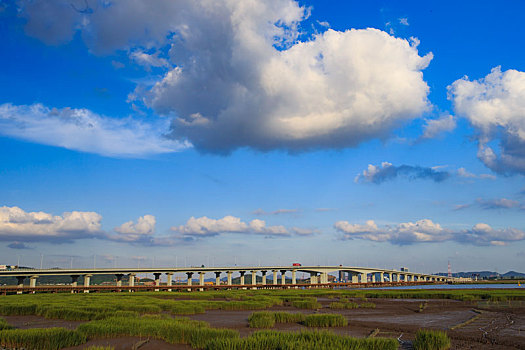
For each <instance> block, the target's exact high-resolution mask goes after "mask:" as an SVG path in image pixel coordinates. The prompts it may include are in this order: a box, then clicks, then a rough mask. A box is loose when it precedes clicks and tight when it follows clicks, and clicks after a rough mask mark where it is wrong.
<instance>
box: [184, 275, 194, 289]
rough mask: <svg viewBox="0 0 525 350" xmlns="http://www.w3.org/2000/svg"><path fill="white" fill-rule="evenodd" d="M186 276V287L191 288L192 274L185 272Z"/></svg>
mask: <svg viewBox="0 0 525 350" xmlns="http://www.w3.org/2000/svg"><path fill="white" fill-rule="evenodd" d="M186 276H188V281H187V285H188V286H191V285H192V282H193V281H192V280H191V279H192V277H193V272H186ZM188 290H191V289H188Z"/></svg>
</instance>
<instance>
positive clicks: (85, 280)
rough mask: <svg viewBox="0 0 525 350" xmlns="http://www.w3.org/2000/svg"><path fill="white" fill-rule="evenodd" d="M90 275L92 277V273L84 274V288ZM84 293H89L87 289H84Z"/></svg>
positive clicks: (87, 284)
mask: <svg viewBox="0 0 525 350" xmlns="http://www.w3.org/2000/svg"><path fill="white" fill-rule="evenodd" d="M91 277H93V275H84V288H87V287H89V284H90V283H91ZM84 293H89V289H84Z"/></svg>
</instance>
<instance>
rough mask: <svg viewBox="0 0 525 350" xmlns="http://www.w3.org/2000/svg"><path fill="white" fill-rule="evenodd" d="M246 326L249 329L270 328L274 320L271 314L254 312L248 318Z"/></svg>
mask: <svg viewBox="0 0 525 350" xmlns="http://www.w3.org/2000/svg"><path fill="white" fill-rule="evenodd" d="M248 324H249V326H250V327H251V328H272V327H273V326H274V325H275V318H274V317H273V314H272V313H271V312H264V311H262V312H254V313H252V314H251V315H250V317H248Z"/></svg>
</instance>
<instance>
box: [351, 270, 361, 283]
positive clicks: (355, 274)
mask: <svg viewBox="0 0 525 350" xmlns="http://www.w3.org/2000/svg"><path fill="white" fill-rule="evenodd" d="M350 275H351V276H352V283H359V275H358V274H357V273H353V272H352V273H350Z"/></svg>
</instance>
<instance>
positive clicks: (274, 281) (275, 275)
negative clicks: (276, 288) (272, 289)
mask: <svg viewBox="0 0 525 350" xmlns="http://www.w3.org/2000/svg"><path fill="white" fill-rule="evenodd" d="M272 272H273V281H272V282H273V284H277V270H273V271H272Z"/></svg>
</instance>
